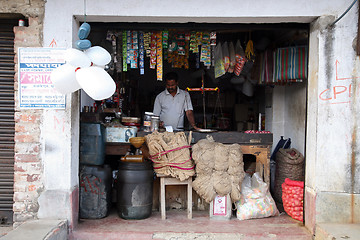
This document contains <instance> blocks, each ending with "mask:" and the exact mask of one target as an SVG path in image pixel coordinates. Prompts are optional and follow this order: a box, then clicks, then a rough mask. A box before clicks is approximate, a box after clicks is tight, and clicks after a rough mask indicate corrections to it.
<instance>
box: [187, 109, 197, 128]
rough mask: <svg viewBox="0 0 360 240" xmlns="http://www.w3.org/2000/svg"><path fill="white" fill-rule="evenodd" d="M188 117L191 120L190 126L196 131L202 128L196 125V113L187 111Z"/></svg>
mask: <svg viewBox="0 0 360 240" xmlns="http://www.w3.org/2000/svg"><path fill="white" fill-rule="evenodd" d="M186 117H187V119H188V120H189V123H190V125H191V126H192V127H193V128H194V129H196V130H199V129H200V128H198V127H197V126H196V125H195V118H194V113H193V111H192V110H187V111H186Z"/></svg>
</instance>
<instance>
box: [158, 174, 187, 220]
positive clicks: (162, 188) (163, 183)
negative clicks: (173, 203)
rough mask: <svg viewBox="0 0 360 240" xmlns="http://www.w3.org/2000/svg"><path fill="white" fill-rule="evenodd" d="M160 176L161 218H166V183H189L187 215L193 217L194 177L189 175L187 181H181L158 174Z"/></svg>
mask: <svg viewBox="0 0 360 240" xmlns="http://www.w3.org/2000/svg"><path fill="white" fill-rule="evenodd" d="M156 176H157V177H159V178H160V213H161V219H166V211H165V186H166V185H187V217H188V219H192V177H189V178H188V179H186V180H185V181H180V180H179V179H177V178H173V177H171V176H165V175H162V174H156Z"/></svg>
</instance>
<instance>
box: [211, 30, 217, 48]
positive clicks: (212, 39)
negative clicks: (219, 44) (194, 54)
mask: <svg viewBox="0 0 360 240" xmlns="http://www.w3.org/2000/svg"><path fill="white" fill-rule="evenodd" d="M210 45H211V46H216V32H211V33H210Z"/></svg>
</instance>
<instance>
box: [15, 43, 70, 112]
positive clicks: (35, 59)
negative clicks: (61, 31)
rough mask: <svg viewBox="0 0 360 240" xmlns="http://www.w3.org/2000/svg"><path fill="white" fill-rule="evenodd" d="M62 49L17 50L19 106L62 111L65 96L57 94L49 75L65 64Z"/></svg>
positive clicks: (63, 50)
mask: <svg viewBox="0 0 360 240" xmlns="http://www.w3.org/2000/svg"><path fill="white" fill-rule="evenodd" d="M64 53H65V49H63V48H19V52H18V70H19V104H20V108H27V109H45V108H46V109H48V108H52V109H64V108H65V95H63V94H61V93H59V92H57V91H56V90H55V89H54V85H53V84H52V82H51V78H50V73H51V71H53V70H54V69H55V68H57V67H58V66H60V65H62V64H64V63H65V60H64Z"/></svg>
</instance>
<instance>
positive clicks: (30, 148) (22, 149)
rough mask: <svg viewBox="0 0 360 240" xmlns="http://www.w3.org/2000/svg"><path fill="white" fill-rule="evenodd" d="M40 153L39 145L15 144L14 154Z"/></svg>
mask: <svg viewBox="0 0 360 240" xmlns="http://www.w3.org/2000/svg"><path fill="white" fill-rule="evenodd" d="M39 152H40V143H21V142H17V143H16V144H15V153H20V154H37V153H39Z"/></svg>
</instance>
